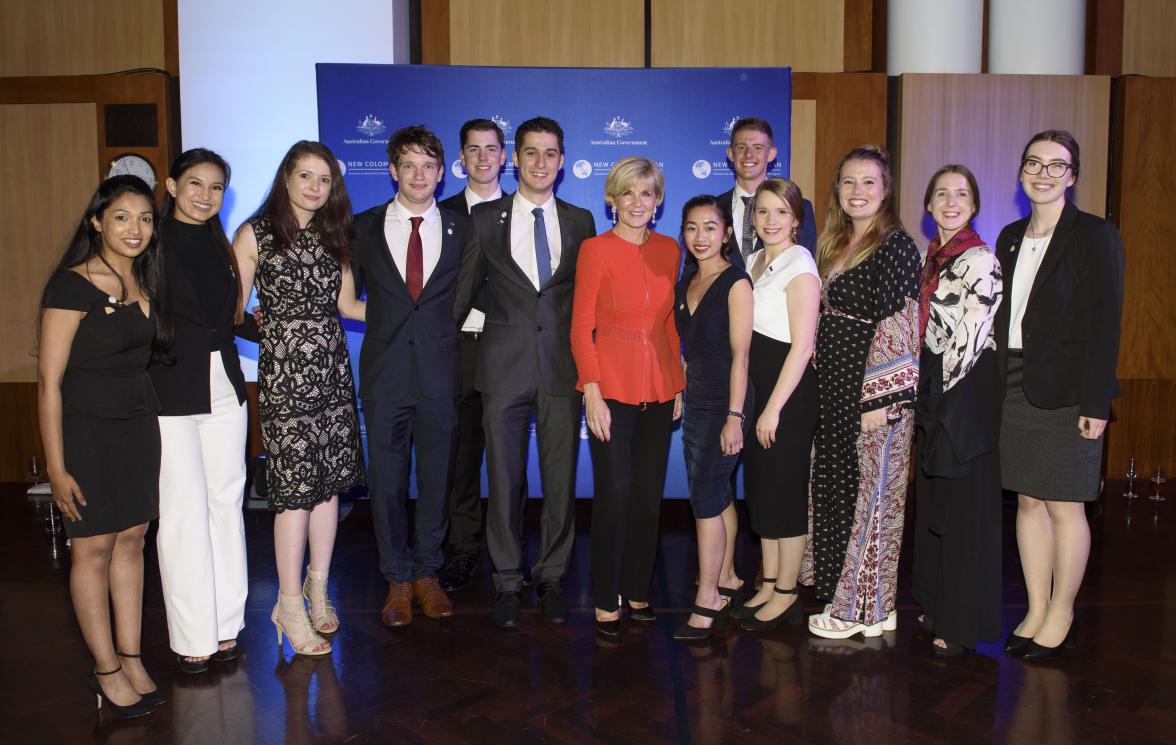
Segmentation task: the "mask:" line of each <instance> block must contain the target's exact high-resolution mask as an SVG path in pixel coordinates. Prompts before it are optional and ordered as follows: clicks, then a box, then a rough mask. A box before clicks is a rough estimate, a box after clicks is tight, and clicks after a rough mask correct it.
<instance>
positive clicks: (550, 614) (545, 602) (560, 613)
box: [539, 585, 568, 623]
mask: <svg viewBox="0 0 1176 745" xmlns="http://www.w3.org/2000/svg"><path fill="white" fill-rule="evenodd" d="M539 605H540V606H541V607H542V608H543V617H544V618H546V619H547V620H548V621H551V622H552V623H567V622H568V601H567V599H565V598H564V596H563V590H561V589H560V588H559V586H558V585H548V586H547V587H541V588H539Z"/></svg>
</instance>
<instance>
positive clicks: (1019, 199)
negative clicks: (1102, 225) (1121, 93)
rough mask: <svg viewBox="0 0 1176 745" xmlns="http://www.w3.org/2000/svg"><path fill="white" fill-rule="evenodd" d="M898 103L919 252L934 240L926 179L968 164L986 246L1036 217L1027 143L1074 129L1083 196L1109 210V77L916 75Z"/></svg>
mask: <svg viewBox="0 0 1176 745" xmlns="http://www.w3.org/2000/svg"><path fill="white" fill-rule="evenodd" d="M897 100H898V102H899V110H898V111H897V112H895V116H896V117H897V120H898V123H899V132H900V134H899V137H898V138H897V142H896V143H895V145H896V147H895V151H896V152H895V153H893V156H894V159H895V161H896V162H897V163H898V164H899V169H898V170H899V174H898V192H899V215H900V216H901V218H902V221H903V224H904V225H905V226H906V228H907V230H908V231H909V232H910V233H911V235H913V236H914V237H915V240H916V242H917V243H918V244H919V248H920V249H921V250H925V249H926V247H927V243H928V242H929V240H930V238H931V237H932V236H933V235H934V232H933V231H934V223H932V222H931V219H930V217H929V216H927V215H926V211H925V209H924V205H923V203H922V202H923V194H924V191H925V189H926V187H927V179H928V178H930V176H931V174H932V173H934V172H935V170H936V169H937V168H939V167H940V166H941V165H944V164H946V163H963V164H964V165H966V166H968V168H970V169H972V172H973V173H975V174H976V180H977V181H978V182H979V186H980V195H981V210H980V216H979V218H978V219H977V220H976V228H977V231H978V232H979V233H980V235H981V236H982V237H984V238H985V239H987V240H988V241H995V240H996V237H997V235H999V233H1000V230H1001V228H1003V227H1004V226H1005V225H1007V224H1008V223H1010V222H1013V221H1014V220H1019V219H1021V218H1022V217H1024V216H1025V215H1026V214H1028V208H1029V207H1028V201H1027V200H1026V199H1025V197H1024V195H1023V194H1022V192H1021V187H1020V184H1019V183H1018V181H1017V175H1018V160H1019V159H1020V157H1021V149H1022V148H1023V147H1024V144H1025V142H1027V141H1028V139H1029V137H1030V136H1032V135H1033V134H1034V133H1036V132H1040V131H1041V130H1043V129H1051V128H1054V129H1067V130H1069V131H1071V132H1073V133H1074V136H1075V137H1077V138H1078V142H1079V144H1080V145H1081V147H1082V152H1081V155H1082V174H1081V177H1080V178H1079V180H1078V185H1077V187H1076V191H1075V200H1076V202H1077V204H1078V205H1079V206H1080V207H1081V208H1082V209H1084V210H1086V211H1087V212H1091V213H1094V214H1096V215H1105V214H1106V204H1107V167H1108V163H1109V157H1108V156H1109V146H1110V140H1109V138H1110V111H1111V81H1110V78H1107V77H1104V76H1093V75H1087V76H1055V75H920V74H909V75H902V76H901V77H900V78H899V79H898V93H897Z"/></svg>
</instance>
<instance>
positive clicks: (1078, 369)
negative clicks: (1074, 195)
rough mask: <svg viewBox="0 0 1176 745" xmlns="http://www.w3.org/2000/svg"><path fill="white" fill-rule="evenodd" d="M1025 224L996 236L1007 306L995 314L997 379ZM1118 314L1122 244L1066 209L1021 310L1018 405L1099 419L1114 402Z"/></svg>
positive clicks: (1102, 224) (1096, 221)
mask: <svg viewBox="0 0 1176 745" xmlns="http://www.w3.org/2000/svg"><path fill="white" fill-rule="evenodd" d="M1028 225H1029V218H1028V217H1026V218H1024V219H1022V220H1018V221H1017V222H1014V223H1012V224H1010V225H1006V226H1005V228H1004V230H1002V231H1000V237H999V238H997V240H996V257H997V259H999V260H1000V264H1001V271H1002V272H1003V274H1004V286H1005V288H1006V292H1008V293H1009V299H1008V300H1006V301H1005V302H1004V303H1001V306H1000V308H999V309H998V310H997V313H996V343H997V355H998V370H999V371H1000V374H1001V376H1002V380H1003V379H1004V374H1005V369H1006V365H1007V359H1008V341H1009V324H1010V322H1011V320H1012V302H1011V299H1012V287H1013V272H1014V271H1015V270H1016V268H1017V255H1018V254H1017V252H1018V251H1020V250H1021V249H1020V245H1021V241H1022V239H1023V238H1024V236H1025V229H1026V227H1028ZM1122 313H1123V241H1122V239H1121V238H1120V237H1119V230H1118V229H1117V228H1116V227H1115V226H1114V225H1113V224H1112V223H1110V222H1108V221H1106V220H1104V219H1102V218H1101V217H1096V216H1094V215H1091V214H1088V213H1086V212H1081V211H1079V209H1078V208H1077V207H1075V206H1074V205H1073V204H1072V203H1069V202H1067V203H1066V206H1065V208H1064V209H1063V210H1062V217H1061V219H1059V220H1058V224H1057V227H1056V228H1054V234H1053V238H1052V239H1051V240H1050V242H1049V248H1047V249H1046V254H1045V258H1044V259H1043V260H1042V262H1041V268H1040V269H1038V270H1037V276H1036V277H1035V278H1034V280H1033V287H1032V289H1031V290H1030V292H1029V300H1028V303H1027V305H1026V306H1025V316H1024V318H1023V319H1022V320H1021V337H1022V343H1023V347H1024V349H1023V351H1024V355H1025V368H1024V370H1025V372H1024V381H1025V382H1024V386H1025V397H1026V398H1027V399H1029V402H1030V403H1032V404H1033V405H1035V406H1039V407H1041V408H1044V409H1058V408H1061V407H1063V406H1073V405H1075V404H1077V405H1078V407H1079V412H1078V413H1079V415H1080V416H1088V417H1093V418H1096V419H1106V418H1108V417H1109V415H1110V411H1111V400H1112V399H1114V398H1117V397H1118V396H1119V383H1118V380H1116V378H1115V365H1116V363H1117V361H1118V357H1119V319H1120V316H1121V315H1122Z"/></svg>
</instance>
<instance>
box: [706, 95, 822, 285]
mask: <svg viewBox="0 0 1176 745" xmlns="http://www.w3.org/2000/svg"><path fill="white" fill-rule="evenodd" d="M727 158H729V159H730V161H731V165H733V166H734V167H735V186H734V188H732V189H731V191H728V192H727V193H725V194H723V195H722V196H720V197H719V199H723V200H726V201H727V202H728V203H729V204H730V205H731V227H732V228H734V230H735V241H736V242H737V243H738V244H739V250H738V251H732V252H731V263H732V264H736V265H738V266H740V267H743V266H744V264H745V259H746V258H747V257H748V256H749V255H751V253H752V252H753V251H755V250H756V249H757V248H762V247H763V243H762V242H761V241H760V240H759V237H758V236H756V234H755V227H754V223H753V222H752V219H751V214H749V211H748V210H747V209H746V207H747V206H748V205H749V204H750V203H751V198H752V197H753V196H755V190H756V189H758V188H759V185H760V184H762V183H763V182H764V179H766V178H767V177H768V166H770V165H771V164H772V161H774V160H775V159H776V138H775V136H774V135H773V134H772V125H770V124H768V123H767V122H766V121H764V120H763V119H757V118H755V117H745V118H743V119H740V120H739V121H737V122H735V124H734V126H733V127H731V144H730V145H729V146H728V147H727ZM803 201H804V221H803V222H802V223H801V226H800V231H799V234H798V235H797V237H796V242H797V243H799V244H800V245H802V246H804V247H805V248H807V249H808V250H809V252H810V253H813V254H815V253H816V251H817V225H816V221H815V219H814V217H813V205H812V202H810V201H809V200H807V199H805V200H803Z"/></svg>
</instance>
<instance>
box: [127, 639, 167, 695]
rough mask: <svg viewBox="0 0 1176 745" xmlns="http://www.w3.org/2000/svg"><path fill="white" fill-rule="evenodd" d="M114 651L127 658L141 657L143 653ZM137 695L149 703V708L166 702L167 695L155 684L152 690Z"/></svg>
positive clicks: (136, 658)
mask: <svg viewBox="0 0 1176 745" xmlns="http://www.w3.org/2000/svg"><path fill="white" fill-rule="evenodd" d="M114 653H115V654H116V655H118V656H119V657H125V658H127V659H128V660H138V659H141V658H142V657H143V655H138V654H124V653H122V652H119V651H118V650H115V652H114ZM119 669H120V670H121V669H122V668H121V667H120V668H119ZM139 696H140V697H141V698H142V699H143V700H144V701H147V702H148V703H150V704H151V708H155V707H156V706H159V705H161V704H166V703H167V696H164V695H163V694H162V693H160V692H159V686H156V687H155V690H154V691H147V692H146V693H140V694H139Z"/></svg>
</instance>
